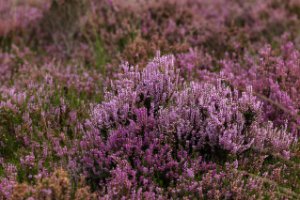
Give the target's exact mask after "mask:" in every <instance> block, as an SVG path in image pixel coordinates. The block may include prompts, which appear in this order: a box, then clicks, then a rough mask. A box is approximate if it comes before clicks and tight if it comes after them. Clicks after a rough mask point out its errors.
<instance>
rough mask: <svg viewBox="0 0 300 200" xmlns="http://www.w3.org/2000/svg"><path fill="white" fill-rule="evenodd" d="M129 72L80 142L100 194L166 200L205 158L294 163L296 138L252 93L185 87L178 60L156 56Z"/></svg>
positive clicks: (201, 85) (86, 170)
mask: <svg viewBox="0 0 300 200" xmlns="http://www.w3.org/2000/svg"><path fill="white" fill-rule="evenodd" d="M123 68H124V74H120V75H118V77H119V79H117V80H116V81H114V83H113V84H112V86H111V87H112V89H111V92H108V93H107V94H106V97H105V100H104V102H103V103H101V104H100V105H96V106H95V107H94V109H93V110H92V119H91V121H90V122H87V123H86V124H85V126H86V129H87V132H86V133H85V135H84V136H83V140H82V141H81V142H80V148H81V149H82V151H83V153H82V158H81V160H80V161H79V162H81V165H82V167H83V168H82V170H83V172H84V174H86V177H87V181H88V183H90V184H91V185H92V187H93V188H94V189H96V188H98V189H100V191H103V192H105V191H110V189H111V188H110V187H111V185H113V186H114V187H117V188H118V187H121V189H117V188H116V191H117V192H116V194H115V195H116V196H113V197H115V198H121V197H122V195H123V196H128V195H129V194H130V193H131V192H132V190H135V189H133V188H136V187H139V186H142V187H143V188H148V187H149V188H157V189H155V190H157V192H154V191H153V192H154V194H156V193H158V194H159V191H161V192H162V193H165V192H167V191H166V188H172V187H176V185H177V183H178V179H179V178H180V176H181V175H182V173H183V171H182V170H183V169H186V167H187V166H188V165H190V164H191V165H193V163H194V162H199V158H203V161H204V162H205V161H208V162H210V161H212V162H217V163H218V162H219V163H222V162H224V161H226V160H227V159H230V157H231V156H233V157H236V156H238V155H243V154H244V153H245V152H248V151H258V152H261V153H265V154H274V155H277V154H278V155H283V156H284V157H286V158H288V157H289V146H290V145H292V144H293V143H294V138H293V136H291V135H290V134H289V133H288V132H287V131H286V130H285V129H280V130H277V129H276V128H274V127H273V125H272V123H271V122H268V123H266V121H265V120H264V119H263V118H262V116H261V111H260V109H261V106H262V105H261V102H259V101H258V100H256V98H255V97H254V96H253V94H252V92H251V90H249V91H246V92H243V93H242V94H239V93H238V91H237V90H231V89H230V88H228V87H225V86H224V85H222V84H221V83H220V82H219V84H218V85H212V84H206V83H194V82H192V83H184V82H183V81H182V79H180V78H179V76H178V75H179V74H178V72H177V71H176V70H175V69H174V57H173V56H163V57H159V56H158V57H156V58H155V59H154V60H153V61H152V62H150V63H149V64H148V65H147V66H146V68H145V69H144V70H143V71H142V72H139V71H138V69H136V68H132V67H130V66H128V65H123ZM124 170H125V171H124ZM186 170H187V174H188V175H189V176H193V175H192V174H193V172H192V171H189V169H186ZM116 173H117V174H116ZM124 176H125V177H124ZM204 176H205V175H204ZM118 179H120V180H122V181H121V182H115V181H117V180H118ZM120 184H121V185H120ZM199 184H202V183H199ZM115 185H116V186H115ZM113 191H115V189H114V190H113ZM211 192H213V191H211ZM204 193H205V192H204ZM112 194H113V193H112ZM167 194H168V192H167ZM109 195H111V194H109ZM120 195H121V196H120ZM162 195H166V194H162ZM205 195H207V194H205Z"/></svg>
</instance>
